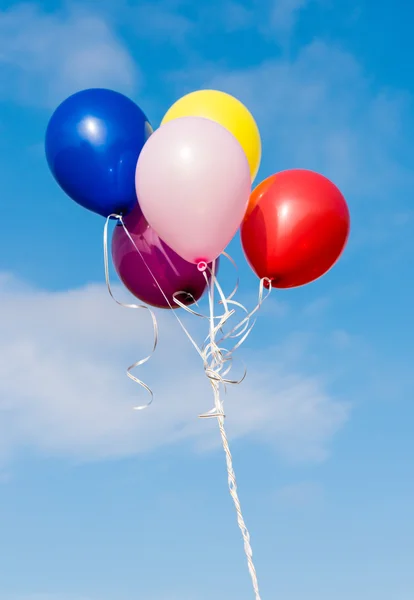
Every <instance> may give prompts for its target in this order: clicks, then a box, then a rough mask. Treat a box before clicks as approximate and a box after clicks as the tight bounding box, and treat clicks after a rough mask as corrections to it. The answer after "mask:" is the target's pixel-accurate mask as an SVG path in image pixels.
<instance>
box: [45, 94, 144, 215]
mask: <svg viewBox="0 0 414 600" xmlns="http://www.w3.org/2000/svg"><path fill="white" fill-rule="evenodd" d="M151 134H152V127H151V125H150V123H149V121H148V119H147V117H146V116H145V114H144V113H143V112H142V110H141V109H140V108H139V107H138V106H137V105H136V104H135V103H134V102H132V100H130V99H129V98H127V97H126V96H123V95H122V94H119V93H118V92H113V91H111V90H105V89H90V90H84V91H81V92H78V93H76V94H74V95H73V96H70V97H69V98H67V99H66V100H65V101H64V102H62V104H61V105H60V106H58V108H57V109H56V111H55V112H54V113H53V115H52V117H51V119H50V121H49V124H48V127H47V131H46V140H45V150H46V158H47V162H48V164H49V168H50V170H51V171H52V173H53V176H54V177H55V179H56V181H57V182H58V184H59V185H60V187H61V188H62V189H63V190H64V191H65V192H66V193H67V194H68V196H70V197H71V198H72V199H73V200H75V202H77V203H78V204H80V205H81V206H84V207H85V208H87V209H89V210H91V211H93V212H96V213H98V214H100V215H102V216H103V217H107V216H108V215H110V214H111V213H118V214H122V215H126V214H128V213H129V212H131V210H132V209H133V208H134V206H135V205H136V204H137V196H136V192H135V168H136V165H137V161H138V156H139V154H140V152H141V150H142V148H143V146H144V144H145V142H146V141H147V139H148V138H149V136H150V135H151Z"/></svg>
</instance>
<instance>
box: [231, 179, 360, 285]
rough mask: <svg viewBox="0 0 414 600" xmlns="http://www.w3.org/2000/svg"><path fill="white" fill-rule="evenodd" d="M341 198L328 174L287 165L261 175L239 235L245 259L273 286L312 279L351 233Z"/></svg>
mask: <svg viewBox="0 0 414 600" xmlns="http://www.w3.org/2000/svg"><path fill="white" fill-rule="evenodd" d="M349 229H350V217H349V210H348V206H347V203H346V201H345V198H344V197H343V196H342V194H341V192H340V191H339V190H338V188H337V187H336V186H335V185H334V184H333V183H332V182H331V181H329V179H327V178H326V177H324V176H323V175H319V174H318V173H314V172H313V171H307V170H304V169H291V170H289V171H282V172H281V173H276V174H275V175H272V176H271V177H268V178H267V179H265V180H264V181H263V182H262V183H261V184H259V185H258V186H257V188H256V189H255V190H254V191H253V193H252V194H251V196H250V201H249V206H248V209H247V211H246V215H245V217H244V220H243V223H242V226H241V240H242V245H243V250H244V253H245V255H246V258H247V260H248V262H249V264H250V266H251V267H252V269H253V271H254V272H255V273H256V275H257V276H258V277H260V279H262V278H263V277H268V278H269V279H270V280H271V281H272V287H275V288H291V287H297V286H300V285H305V284H306V283H310V282H311V281H314V280H315V279H318V277H321V276H322V275H324V274H325V273H326V272H327V271H329V269H330V268H331V267H332V266H333V265H334V264H335V263H336V261H337V260H338V258H339V257H340V255H341V254H342V251H343V249H344V248H345V245H346V242H347V240H348V236H349Z"/></svg>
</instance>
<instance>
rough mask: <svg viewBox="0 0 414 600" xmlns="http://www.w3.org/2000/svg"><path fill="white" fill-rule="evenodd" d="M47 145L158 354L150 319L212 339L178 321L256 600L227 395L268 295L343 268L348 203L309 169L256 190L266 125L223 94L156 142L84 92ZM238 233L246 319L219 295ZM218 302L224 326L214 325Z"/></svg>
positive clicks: (63, 113)
mask: <svg viewBox="0 0 414 600" xmlns="http://www.w3.org/2000/svg"><path fill="white" fill-rule="evenodd" d="M45 146H46V157H47V161H48V164H49V167H50V169H51V171H52V173H53V175H54V177H55V179H56V180H57V182H58V183H59V185H60V186H61V188H62V189H63V190H64V191H65V192H66V194H67V195H68V196H70V197H71V198H72V199H73V200H75V201H76V202H77V203H79V204H80V205H81V206H83V207H85V208H87V209H89V210H91V211H94V212H96V213H98V214H99V215H102V216H103V217H105V218H106V224H105V229H104V251H105V272H106V278H107V284H108V289H109V291H110V293H111V295H112V292H111V289H110V285H109V275H108V273H109V271H108V256H107V255H108V251H107V236H108V223H109V221H110V220H111V219H115V220H116V221H117V226H116V227H115V229H114V232H113V237H112V258H113V263H114V266H115V269H116V271H117V273H118V275H119V277H120V279H121V280H122V282H123V283H124V285H125V286H126V288H127V289H128V290H129V291H130V292H131V293H132V294H133V295H134V296H135V297H137V298H138V299H139V300H140V301H141V302H143V303H144V304H142V305H126V306H129V307H133V308H137V307H139V308H146V309H148V310H149V311H150V313H151V316H152V319H153V323H154V348H153V349H155V347H156V344H157V324H156V319H155V316H154V313H153V312H152V310H151V308H149V307H158V308H167V309H175V308H178V307H181V308H182V309H184V310H186V311H187V312H190V313H191V314H193V315H197V316H199V317H205V318H207V319H208V322H209V332H208V335H207V337H206V340H205V342H204V344H203V346H202V347H201V348H200V347H198V345H197V344H196V343H195V341H194V340H193V338H192V337H191V335H190V334H189V332H188V331H187V329H186V328H185V326H184V324H183V322H182V321H181V319H180V317H179V316H178V315H177V311H175V310H174V313H173V314H174V315H175V316H176V318H177V320H178V321H179V323H180V325H181V327H182V328H183V330H184V332H185V333H186V335H187V336H188V337H189V339H190V341H191V342H192V343H193V345H194V347H195V348H196V350H197V351H198V353H199V355H200V357H201V358H202V360H203V364H204V369H205V373H206V375H207V377H208V378H209V380H210V382H211V385H212V388H213V392H214V408H213V410H212V411H210V412H208V413H205V414H204V415H201V416H204V417H215V418H217V421H218V424H219V428H220V433H221V438H222V442H223V447H224V450H225V453H226V462H227V471H228V480H229V488H230V493H231V495H232V498H233V501H234V504H235V507H236V511H237V518H238V524H239V527H240V529H241V532H242V535H243V539H244V547H245V552H246V556H247V561H248V567H249V571H250V575H251V579H252V583H253V589H254V593H255V598H256V600H260V594H259V588H258V583H257V576H256V571H255V568H254V565H253V560H252V551H251V546H250V536H249V533H248V531H247V528H246V525H245V523H244V520H243V516H242V513H241V508H240V501H239V498H238V494H237V486H236V480H235V475H234V471H233V466H232V458H231V453H230V449H229V446H228V441H227V436H226V432H225V429H224V407H223V401H222V398H221V396H220V389H221V388H222V386H225V385H226V384H230V383H238V381H233V380H231V379H229V372H230V369H231V364H232V356H233V352H234V350H235V349H236V348H237V347H239V346H240V345H241V343H243V341H244V340H245V339H246V337H247V336H248V334H249V333H250V331H251V329H252V327H253V325H254V322H253V323H252V322H251V319H252V317H253V316H254V315H255V314H256V312H257V310H258V309H259V307H260V305H261V303H262V302H263V300H264V297H265V292H264V290H265V289H267V290H268V292H270V289H271V288H290V287H296V286H301V285H304V284H307V283H310V282H312V281H314V280H315V279H317V278H319V277H321V276H322V275H324V274H325V273H326V272H327V271H328V270H329V269H330V268H331V267H332V266H333V265H334V263H335V262H336V261H337V260H338V258H339V256H340V255H341V253H342V251H343V249H344V247H345V245H346V242H347V239H348V235H349V228H350V217H349V211H348V207H347V204H346V201H345V199H344V198H343V196H342V194H341V192H340V191H339V190H338V188H337V187H336V186H335V185H334V184H333V183H332V182H331V181H329V180H328V179H326V178H325V177H324V176H322V175H320V174H318V173H314V172H312V171H307V170H302V169H292V170H288V171H283V172H280V173H276V174H274V175H272V176H271V177H268V178H267V179H266V180H264V181H263V182H262V183H260V184H259V185H258V186H257V187H256V188H255V189H254V190H253V192H252V191H251V187H252V182H253V181H254V179H255V177H256V175H257V172H258V170H259V166H260V160H261V139H260V134H259V130H258V127H257V125H256V122H255V120H254V118H253V116H252V115H251V114H250V112H249V111H248V109H247V108H246V107H245V106H244V105H243V104H242V103H241V102H239V100H237V99H236V98H234V97H232V96H230V95H228V94H226V93H224V92H220V91H216V90H202V91H198V92H193V93H191V94H188V95H186V96H184V97H183V98H181V99H179V100H178V101H177V102H176V103H175V104H174V105H173V106H172V107H171V108H170V109H169V110H168V112H167V113H166V115H165V116H164V118H163V120H162V123H161V126H160V127H159V128H158V129H157V130H155V131H153V129H152V127H151V125H150V123H149V121H148V119H147V117H146V116H145V114H144V113H143V111H142V110H141V109H140V108H139V107H138V106H137V105H136V104H135V103H134V102H132V101H131V100H130V99H128V98H126V97H125V96H123V95H122V94H119V93H117V92H113V91H111V90H105V89H89V90H84V91H81V92H78V93H77V94H74V95H73V96H71V97H69V98H68V99H67V100H65V101H64V102H63V103H62V104H61V105H60V106H59V107H58V108H57V109H56V111H55V112H54V114H53V115H52V117H51V119H50V122H49V125H48V128H47V132H46V144H45ZM239 229H240V231H241V241H242V247H243V250H244V253H245V256H246V258H247V261H248V263H249V264H250V266H251V268H252V269H253V271H254V272H255V273H256V274H257V276H258V277H259V279H260V286H259V300H258V304H257V306H256V307H255V308H254V309H253V310H252V311H251V312H250V313H249V312H248V311H247V310H246V309H245V308H244V306H243V305H241V304H240V303H239V302H237V301H236V300H234V299H233V297H234V294H235V291H234V292H233V293H232V294H231V295H230V296H229V297H226V296H225V294H224V293H223V291H222V289H221V287H220V285H219V283H218V281H217V277H216V274H217V270H218V263H219V260H220V257H221V256H223V255H224V256H226V257H227V258H230V257H228V255H227V254H226V253H225V248H226V247H227V245H228V244H229V242H230V241H231V240H232V238H233V237H234V236H235V234H236V232H237V231H238V230H239ZM230 260H231V259H230ZM206 290H208V300H209V314H208V315H207V316H204V315H202V314H200V313H198V312H196V311H195V310H193V309H192V308H190V306H191V305H192V304H194V303H197V301H198V300H199V299H200V298H201V297H202V295H203V294H204V293H205V292H206ZM215 294H216V296H215ZM216 297H218V298H219V301H220V304H221V306H222V308H223V314H221V315H216V314H215V309H214V307H215V298H216ZM124 306H125V305H124ZM237 309H241V310H243V311H244V312H245V316H244V318H242V320H241V321H240V322H239V323H238V324H237V325H236V326H234V327H233V328H232V329H231V330H230V331H228V332H227V333H224V327H225V325H226V323H227V322H228V321H229V319H230V317H232V316H233V315H234V314H235V312H236V310H237ZM230 339H234V340H236V341H235V342H234V346H233V348H231V349H228V348H225V347H224V345H225V344H226V343H227V342H228V340H230ZM148 358H149V357H147V358H145V359H143V360H141V361H139V362H137V363H135V364H134V365H132V366H131V367H130V368H129V370H128V375H129V376H130V377H131V378H132V379H134V380H135V381H137V382H138V383H140V384H141V385H142V386H143V387H144V388H145V389H146V390H147V391H148V392H149V393H150V395H151V399H152V392H151V390H150V389H149V388H148V387H147V386H146V385H145V384H144V383H143V382H141V381H140V380H139V379H137V378H135V377H134V376H133V375H132V374H131V373H130V371H131V370H132V369H133V368H134V367H136V366H138V365H140V364H142V363H143V362H145V361H146V360H148ZM149 403H150V402H149ZM138 408H143V407H138Z"/></svg>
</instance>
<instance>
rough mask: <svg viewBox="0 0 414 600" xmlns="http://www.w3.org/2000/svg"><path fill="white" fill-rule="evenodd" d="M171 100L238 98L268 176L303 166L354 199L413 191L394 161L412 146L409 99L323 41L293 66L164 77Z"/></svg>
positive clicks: (269, 64) (283, 62)
mask: <svg viewBox="0 0 414 600" xmlns="http://www.w3.org/2000/svg"><path fill="white" fill-rule="evenodd" d="M169 77H170V79H169V81H170V82H173V83H175V86H176V89H177V95H178V94H181V93H183V92H184V91H187V90H189V89H195V88H197V87H209V86H211V87H216V88H218V89H223V90H224V91H228V92H230V93H233V94H235V95H236V96H238V97H239V98H240V99H242V100H243V101H244V102H245V103H246V104H247V105H248V106H249V108H250V109H251V110H252V112H253V114H254V115H255V117H256V119H257V121H258V124H259V128H260V131H261V133H262V137H263V145H264V150H263V157H264V158H263V160H264V163H265V166H266V168H267V169H269V170H270V171H271V172H275V171H278V170H282V169H284V168H292V167H305V168H311V169H315V170H318V171H320V172H322V173H325V174H327V175H328V176H329V177H331V178H332V179H333V180H334V181H335V182H336V183H337V184H338V185H339V186H340V187H342V188H343V189H344V190H345V192H347V193H350V194H352V196H351V200H352V197H353V195H358V197H359V198H361V197H364V196H365V197H367V196H372V195H375V197H376V201H378V199H379V198H380V197H384V195H385V194H388V192H389V190H390V189H393V190H395V189H396V187H398V186H399V187H401V186H403V185H407V183H408V184H413V183H414V181H413V175H412V173H411V171H410V170H409V169H406V168H405V167H404V165H403V164H401V161H399V160H398V157H399V156H400V153H401V150H402V148H404V147H406V145H407V144H409V145H410V144H411V140H410V138H409V136H406V130H405V127H407V126H408V124H410V123H411V120H410V117H409V110H410V107H411V104H412V99H411V97H410V96H409V95H408V94H405V93H403V92H401V91H399V90H389V89H378V88H376V87H375V85H373V84H372V82H371V81H370V80H369V78H368V77H367V75H366V74H365V73H364V71H363V69H362V67H361V65H360V64H359V63H358V61H357V60H356V59H355V57H354V56H353V55H352V54H350V53H348V52H346V51H344V50H342V49H340V48H338V47H336V46H332V45H330V44H327V43H325V42H323V41H315V42H313V43H311V44H310V45H307V46H305V47H303V48H302V49H301V50H300V51H299V53H298V54H297V56H295V58H293V59H286V58H281V59H271V60H265V61H264V62H262V63H261V64H259V65H257V66H255V67H250V68H247V69H234V68H232V69H225V68H224V67H222V66H221V67H219V68H218V67H217V65H216V64H206V63H204V66H203V67H202V68H198V69H194V70H188V71H186V72H180V73H178V72H177V73H174V74H170V76H169Z"/></svg>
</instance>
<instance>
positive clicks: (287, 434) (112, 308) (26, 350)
mask: <svg viewBox="0 0 414 600" xmlns="http://www.w3.org/2000/svg"><path fill="white" fill-rule="evenodd" d="M0 310H1V312H2V315H3V318H2V321H1V324H0V333H1V337H0V398H1V400H0V410H1V414H2V418H1V420H0V453H1V454H2V455H3V457H4V459H6V458H7V457H8V456H12V455H13V453H14V452H15V451H16V450H17V449H19V448H20V447H28V448H32V449H34V450H35V451H38V452H40V453H45V454H51V455H55V454H56V455H62V456H68V457H75V458H79V459H95V458H102V457H109V456H125V455H133V454H136V453H140V452H145V451H151V450H153V449H155V448H157V447H159V446H162V445H170V444H175V443H179V442H183V441H187V442H190V443H191V444H192V445H193V446H194V447H195V448H199V449H200V450H202V449H209V448H213V447H216V444H217V432H216V428H215V427H214V423H212V422H211V421H208V422H206V421H203V420H199V419H197V415H198V414H199V413H200V412H202V411H205V410H208V409H209V408H211V404H212V398H211V390H210V386H209V385H208V382H207V381H206V379H205V376H204V372H203V369H202V365H201V364H200V362H199V360H198V356H197V354H196V353H195V352H194V350H193V348H192V346H191V345H190V344H189V343H188V340H187V339H186V338H185V336H184V335H183V334H182V332H181V331H180V329H179V328H178V325H177V323H176V321H175V319H174V318H173V316H172V315H171V314H169V313H163V314H161V315H160V330H161V343H160V348H159V352H158V354H157V355H155V356H154V357H153V359H152V361H151V362H150V365H149V367H148V369H143V370H142V373H141V372H140V373H138V376H141V375H142V378H143V379H144V380H145V381H147V382H148V383H149V384H150V385H151V386H152V388H153V389H154V392H155V394H156V398H155V403H154V405H153V406H151V408H150V409H148V410H146V411H143V412H140V413H137V412H135V411H133V410H132V409H131V407H132V406H133V405H134V404H137V403H138V404H139V403H142V402H143V401H145V396H143V395H142V393H141V389H140V388H138V387H137V386H135V385H134V384H133V383H132V382H129V381H128V380H127V379H126V377H125V376H124V372H123V369H124V367H125V366H127V365H128V364H130V363H132V362H134V360H136V359H137V358H140V357H142V356H145V355H146V354H147V352H148V349H149V347H150V345H151V339H150V335H151V329H150V327H149V322H148V320H146V315H145V314H141V313H139V312H137V311H135V312H134V311H128V310H122V309H120V308H119V307H118V306H116V305H115V304H114V303H113V302H112V301H111V300H110V299H109V297H107V292H106V291H105V289H104V287H101V286H89V287H85V288H82V289H78V290H70V291H68V292H60V293H52V292H46V291H42V290H36V289H31V288H28V287H26V286H24V285H22V284H21V282H15V281H13V279H7V278H4V279H3V281H2V283H1V288H0ZM194 326H195V327H196V329H195V332H196V333H200V331H199V330H198V325H197V324H195V325H194V324H193V327H194ZM276 351H278V350H277V349H271V348H270V349H269V348H268V349H267V353H268V355H269V358H268V359H267V360H263V357H262V356H260V357H257V358H256V360H255V359H254V358H253V360H252V361H249V375H248V379H247V380H246V381H245V382H244V383H243V384H242V385H240V386H238V387H237V389H234V390H232V391H231V392H230V394H229V398H228V400H227V409H228V410H227V414H228V417H229V418H228V429H229V432H230V435H231V437H233V438H235V437H242V436H249V437H250V438H251V439H253V440H256V441H257V442H258V443H264V444H268V445H270V446H273V447H275V448H276V449H277V450H278V451H279V452H280V453H281V454H282V455H284V456H286V457H287V458H289V459H293V460H311V461H314V460H316V461H320V460H323V459H324V458H326V456H327V452H328V445H329V441H330V439H331V438H332V436H333V435H334V434H335V432H336V431H337V430H338V429H339V428H340V427H341V426H342V425H343V424H344V422H345V421H346V419H347V415H348V408H347V406H346V405H344V404H343V403H341V402H339V401H336V400H335V399H334V398H332V397H330V395H329V393H328V392H327V390H326V389H325V386H324V383H323V378H321V377H320V376H318V375H317V374H313V375H312V376H309V375H306V374H303V373H302V372H301V369H300V368H299V366H298V365H297V364H294V361H292V360H291V361H289V362H286V360H278V366H277V368H275V365H274V361H273V359H272V356H273V352H276ZM278 356H284V353H283V352H281V351H280V350H279V351H278ZM269 361H270V362H269Z"/></svg>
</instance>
